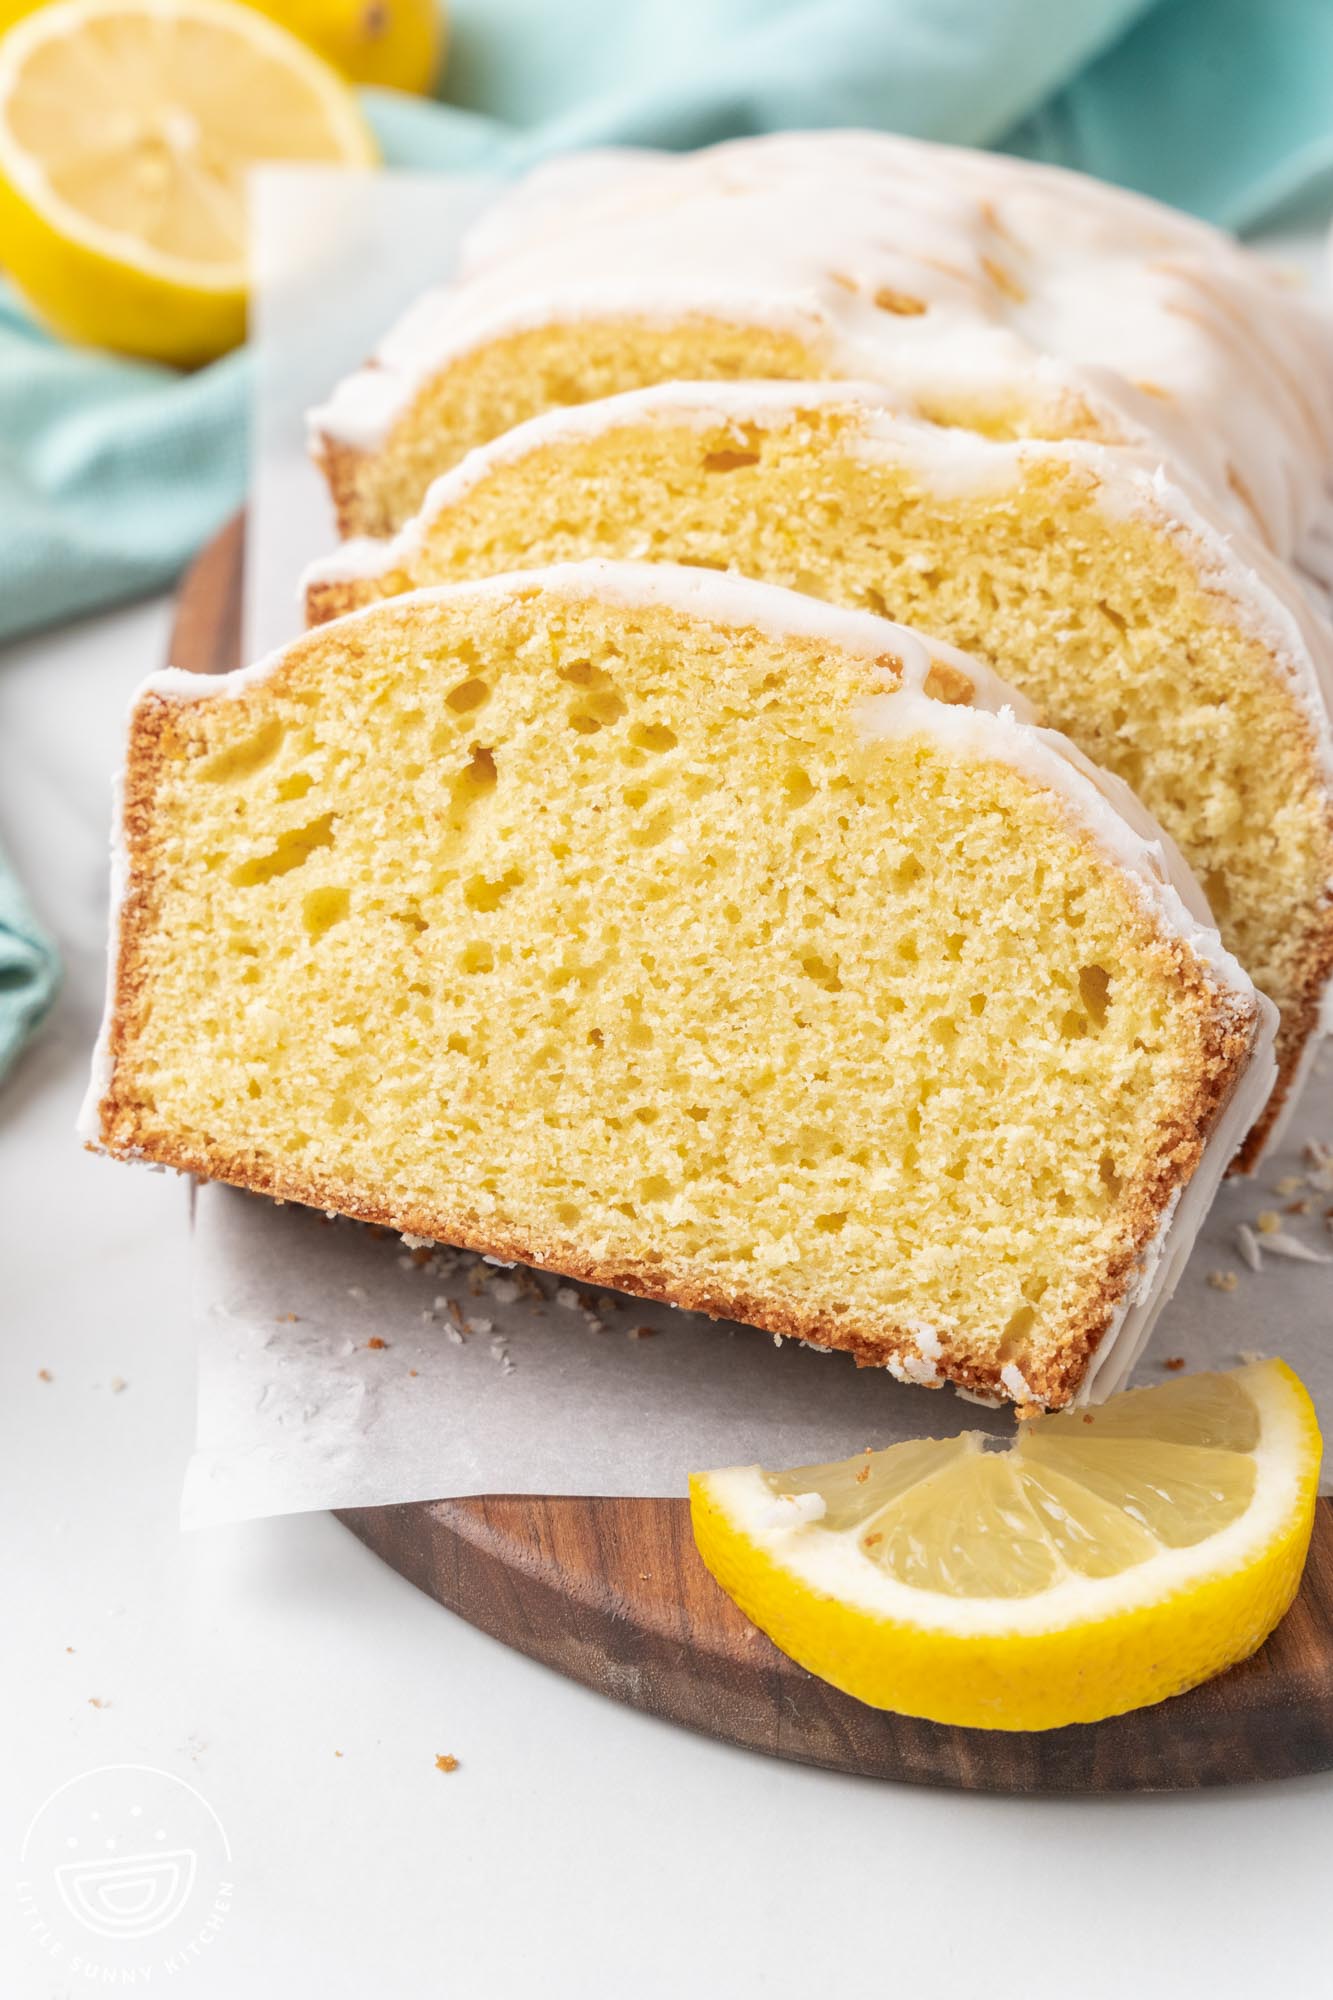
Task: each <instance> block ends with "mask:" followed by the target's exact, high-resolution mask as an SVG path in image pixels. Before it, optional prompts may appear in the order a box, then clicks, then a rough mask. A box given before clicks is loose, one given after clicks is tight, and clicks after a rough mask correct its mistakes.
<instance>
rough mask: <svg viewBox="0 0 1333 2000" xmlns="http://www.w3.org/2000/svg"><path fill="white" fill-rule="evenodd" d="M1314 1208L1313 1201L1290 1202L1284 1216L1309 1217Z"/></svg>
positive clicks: (1284, 1210)
mask: <svg viewBox="0 0 1333 2000" xmlns="http://www.w3.org/2000/svg"><path fill="white" fill-rule="evenodd" d="M1313 1207H1314V1203H1313V1202H1312V1201H1289V1202H1288V1203H1287V1206H1286V1207H1285V1208H1284V1209H1283V1211H1282V1213H1283V1214H1284V1215H1308V1214H1309V1213H1310V1210H1311V1209H1312V1208H1313Z"/></svg>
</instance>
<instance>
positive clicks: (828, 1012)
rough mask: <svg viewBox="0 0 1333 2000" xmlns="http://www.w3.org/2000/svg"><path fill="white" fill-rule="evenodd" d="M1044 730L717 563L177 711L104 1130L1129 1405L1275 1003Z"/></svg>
mask: <svg viewBox="0 0 1333 2000" xmlns="http://www.w3.org/2000/svg"><path fill="white" fill-rule="evenodd" d="M1006 702H1019V703H1021V697H1017V696H1014V695H1012V694H1011V693H1010V691H1009V690H1007V689H1006V688H1004V686H1003V684H1002V683H999V682H997V681H995V680H994V678H993V677H992V676H991V675H990V673H989V671H988V670H987V669H986V668H985V667H983V666H981V665H979V664H977V663H974V662H969V661H968V660H967V659H966V658H965V657H964V656H962V655H960V654H957V653H955V652H953V651H952V650H951V649H947V648H942V647H941V646H940V645H938V644H937V643H936V642H934V641H925V640H922V639H920V638H918V637H917V636H915V635H913V634H912V633H910V632H908V631H906V630H904V629H902V628H900V627H897V626H893V625H890V624H888V623H886V622H885V621H882V620H879V619H876V618H871V617H867V616H865V615H861V614H857V613H852V612H844V611H836V610H832V609H830V608H829V607H828V606H827V605H823V604H819V603H817V602H816V601H815V600H814V599H812V598H807V597H802V596H800V595H798V594H796V593H794V592H789V591H782V590H777V589H774V588H772V587H771V586H767V585H764V584H759V583H753V582H748V581H740V580H736V579H731V578H723V577H717V576H710V575H707V574H704V573H701V572H699V571H696V570H684V569H679V568H676V567H672V566H669V565H662V566H653V565H633V564H624V565H621V564H603V563H589V564H585V565H571V566H569V567H567V568H563V569H561V568H556V569H551V570H546V571H536V572H531V573H528V574H526V575H517V576H514V575H511V576H504V577H499V578H494V579H491V580H489V581H487V582H481V583H475V584H468V585H461V586H453V587H444V588H441V589H438V590H431V591H421V592H418V593H415V594H413V595H410V596H406V597H402V598H398V599H395V600H394V601H393V602H391V603H385V604H379V605H374V606H372V607H370V608H369V609H368V610H366V611H363V612H358V613H354V614H352V615H351V616H349V617H347V618H344V619H341V620H339V621H337V622H336V623H333V624H330V625H326V626H323V627H321V628H319V629H318V630H317V631H315V632H313V633H310V634H308V635H307V636H306V637H305V638H303V639H300V640H298V641H297V642H296V643H295V644H293V645H291V646H289V647H288V648H287V649H286V650H285V651H283V652H281V653H278V654H276V655H274V656H273V657H271V658H270V659H268V660H265V661H263V662H261V663H260V664H259V665H257V666H255V667H252V668H249V669H247V670H245V671H242V672H240V673H237V674H234V675H232V676H230V677H229V678H227V679H225V680H222V681H212V680H208V679H205V678H203V677H195V676H190V675H187V674H181V673H166V674H160V675H157V676H154V677H153V678H152V679H151V680H150V681H149V682H148V683H147V684H146V686H145V687H144V689H143V691H142V692H141V694H140V695H139V697H138V699H137V701H136V704H135V707H134V711H133V717H132V724H131V732H130V744H129V756H128V768H127V775H126V780H125V796H124V808H123V829H124V844H125V852H124V862H123V869H122V873H121V880H120V888H119V914H118V918H117V922H116V941H115V945H114V964H113V971H112V985H111V996H110V1006H109V1010H108V1017H107V1023H106V1027H105V1030H104V1036H103V1041H102V1045H101V1050H100V1053H99V1057H98V1064H97V1069H96V1074H95V1077H94V1082H93V1086H92V1089H91V1093H90V1100H89V1106H88V1111H87V1125H86V1131H87V1134H88V1136H89V1138H90V1140H91V1142H92V1143H93V1144H94V1145H96V1146H99V1147H101V1148H102V1149H104V1150H105V1151H107V1152H110V1153H113V1154H118V1155H121V1156H123V1157H125V1158H132V1159H146V1160H151V1161H158V1162H162V1163H165V1164H168V1165H171V1166H176V1167H180V1168H184V1169H187V1170H189V1171H191V1172H194V1173H198V1174H202V1175H205V1176H210V1177H214V1178H217V1179H222V1180H227V1181H232V1182H235V1183H236V1184H238V1185H240V1186H242V1187H247V1188H252V1189H256V1190H258V1191H260V1192H263V1193H267V1194H270V1195H274V1196H279V1197H282V1198H283V1199H285V1200H293V1201H301V1202H309V1203H312V1204H314V1205H316V1206H318V1207H320V1208H323V1209H331V1210H338V1211H341V1212H342V1213H343V1214H346V1215H350V1216H360V1217H364V1218H366V1219H368V1220H372V1221H376V1222H380V1223H385V1224H389V1225H391V1226H393V1227H395V1228H397V1229H401V1230H406V1231H411V1232H413V1233H415V1234H417V1235H421V1236H427V1237H436V1238H440V1239H443V1240H446V1241H448V1242H451V1243H457V1244H463V1245H467V1246H470V1247H472V1248H474V1249H480V1250H483V1251H485V1252H487V1253H489V1254H491V1255H493V1256H496V1257H502V1258H510V1259H521V1260H524V1261H526V1262H530V1263H534V1264H538V1265H543V1266H546V1267H547V1268H550V1269H552V1270H556V1271H561V1272H565V1273H568V1274H569V1275H571V1276H573V1277H576V1278H582V1279H586V1280H588V1281H591V1282H593V1283H596V1284H599V1285H604V1286H613V1287H617V1288H619V1289H621V1290H624V1291H628V1292H637V1293H640V1294H642V1295H644V1296H646V1297H653V1298H659V1299H668V1300H671V1301H674V1302H676V1303H678V1304H680V1305H682V1306H686V1307H691V1308H695V1309H698V1310H701V1311H704V1312H708V1313H712V1314H715V1315H729V1316H731V1317H733V1318H737V1319H742V1320H748V1321H751V1322H753V1323H754V1324H756V1325H758V1326H761V1327H765V1328H768V1329H771V1330H772V1331H773V1332H775V1333H779V1334H784V1335H795V1336H797V1337H799V1338H800V1339H803V1340H808V1341H812V1342H816V1343H818V1344H821V1345H825V1346H829V1347H841V1348H846V1349H849V1350H850V1351H851V1352H852V1353H853V1354H854V1355H855V1356H856V1357H857V1359H858V1360H859V1361H862V1362H866V1363H873V1364H880V1365H884V1366H887V1367H889V1368H891V1369H892V1370H894V1371H895V1372H896V1373H898V1374H899V1375H901V1376H903V1377H904V1378H906V1379H908V1380H911V1381H920V1382H932V1383H933V1382H938V1381H943V1380H948V1381H952V1382H955V1383H958V1384H961V1385H963V1386H964V1387H966V1388H967V1389H968V1390H970V1391H971V1392H973V1393H977V1394H981V1395H983V1396H984V1395H991V1396H994V1395H999V1396H1008V1397H1010V1398H1013V1399H1016V1400H1018V1401H1020V1402H1023V1403H1027V1402H1040V1403H1044V1404H1062V1403H1064V1402H1067V1401H1068V1400H1069V1399H1070V1398H1072V1397H1073V1396H1075V1395H1076V1394H1080V1393H1081V1394H1084V1395H1086V1394H1089V1393H1091V1391H1092V1389H1093V1387H1094V1386H1095V1387H1096V1390H1097V1392H1098V1393H1101V1392H1102V1391H1103V1390H1105V1389H1108V1388H1110V1387H1112V1386H1114V1385H1115V1383H1117V1382H1118V1381H1119V1380H1120V1379H1121V1378H1122V1376H1123V1374H1124V1372H1125V1370H1126V1368H1127V1367H1128V1365H1129V1363H1130V1361H1131V1360H1132V1358H1133V1356H1134V1353H1135V1352H1136V1351H1137V1348H1138V1346H1139V1344H1140V1343H1141V1341H1142V1339H1143V1338H1144V1337H1145V1335H1146V1332H1147V1329H1148V1327H1149V1325H1150V1324H1151V1319H1152V1316H1153V1312H1154V1310H1155V1309H1156V1307H1157V1305H1158V1304H1159V1303H1160V1302H1161V1300H1162V1298H1163V1297H1164V1296H1165V1294H1166V1292H1167V1291H1168V1290H1169V1287H1170V1283H1171V1281H1172V1279H1173V1278H1174V1275H1175V1273H1176V1271H1177V1270H1178V1268H1179V1264H1180V1261H1181V1259H1182V1258H1183V1256H1184V1254H1185V1253H1186V1251H1187V1250H1188V1247H1189V1243H1190V1240H1191V1238H1192V1236H1193V1234H1194V1231H1195V1229H1196V1228H1197V1224H1198V1220H1199V1217H1200V1215H1201V1213H1202V1210H1203V1207H1204V1206H1205V1204H1206V1203H1207V1201H1208V1199H1209V1197H1210V1196H1211V1193H1212V1191H1213V1189H1214V1188H1215V1186H1216V1183H1217V1180H1218V1177H1219V1175H1220V1173H1221V1172H1222V1169H1223V1166H1224V1164H1225V1162H1226V1160H1227V1159H1228V1157H1229V1156H1230V1153H1231V1152H1232V1150H1233V1149H1234V1146H1235V1143H1236V1140H1237V1138H1238V1137H1239V1135H1240V1133H1241V1132H1242V1131H1244V1130H1245V1129H1247V1128H1248V1125H1249V1124H1250V1122H1251V1121H1252V1119H1253V1117H1254V1114H1255V1112H1256V1110H1257V1108H1258V1106H1259V1104H1261V1103H1262V1102H1263V1100H1264V1098H1265V1096H1266V1095H1267V1092H1268V1089H1269V1086H1270V1083H1271V1080H1272V1064H1271V1057H1270V1043H1271V1033H1272V1028H1271V1015H1272V1009H1271V1006H1270V1005H1269V1003H1268V1002H1267V1001H1266V1000H1264V999H1262V998H1261V997H1260V996H1259V995H1257V994H1256V992H1255V990H1254V988H1253V987H1252V986H1251V984H1250V982H1249V980H1248V979H1247V977H1246V975H1245V974H1244V972H1242V971H1241V969H1240V967H1239V966H1238V965H1237V964H1236V963H1235V961H1234V960H1233V959H1232V958H1230V957H1229V956H1228V954H1227V953H1226V952H1225V951H1224V949H1223V948H1222V946H1221V944H1220V941H1219V939H1218V937H1217V934H1216V932H1215V931H1213V930H1212V929H1211V928H1210V927H1209V924H1208V920H1207V916H1206V912H1205V911H1203V908H1202V904H1201V903H1200V902H1198V898H1197V891H1196V890H1194V889H1193V885H1192V883H1191V882H1190V880H1189V878H1188V876H1187V875H1186V873H1185V871H1184V869H1183V865H1182V864H1181V863H1180V862H1179V859H1178V857H1176V856H1175V855H1174V850H1172V849H1171V848H1170V845H1169V843H1167V842H1165V840H1164V836H1161V835H1159V834H1158V833H1157V832H1156V829H1154V828H1153V826H1152V825H1151V823H1150V822H1148V821H1147V820H1146V817H1144V816H1142V815H1141V809H1140V808H1138V807H1137V806H1136V805H1135V804H1134V802H1133V801H1132V800H1131V799H1130V798H1129V796H1128V794H1126V793H1125V792H1124V789H1123V787H1120V786H1118V785H1117V783H1116V781H1115V780H1114V779H1111V778H1109V777H1104V776H1102V775H1101V774H1098V773H1095V772H1094V770H1093V768H1092V767H1091V766H1090V765H1088V764H1087V763H1086V762H1085V761H1084V760H1082V759H1081V758H1080V757H1079V755H1078V753H1077V752H1076V751H1075V750H1074V749H1073V748H1072V746H1070V745H1068V744H1066V743H1065V741H1064V739H1062V738H1060V737H1058V736H1056V735H1053V734H1048V733H1045V732H1042V731H1039V730H1037V729H1036V728H1035V727H1033V726H1031V725H1030V724H1028V723H1026V722H1024V721H1022V720H1019V719H1016V717H1015V714H1014V713H1013V710H1012V709H1011V708H1010V709H1006V708H1005V706H1004V704H1005V703H1006ZM1191 896H1193V897H1194V898H1195V900H1196V905H1197V907H1196V908H1194V909H1191V908H1190V907H1189V899H1190V897H1191Z"/></svg>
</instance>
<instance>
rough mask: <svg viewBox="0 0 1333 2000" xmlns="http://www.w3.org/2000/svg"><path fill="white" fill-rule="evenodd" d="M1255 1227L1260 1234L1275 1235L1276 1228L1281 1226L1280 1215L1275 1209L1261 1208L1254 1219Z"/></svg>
mask: <svg viewBox="0 0 1333 2000" xmlns="http://www.w3.org/2000/svg"><path fill="white" fill-rule="evenodd" d="M1255 1227H1256V1228H1257V1229H1258V1231H1259V1234H1260V1235H1261V1236H1276V1235H1277V1233H1278V1230H1279V1229H1281V1227H1282V1217H1281V1216H1280V1215H1279V1214H1278V1213H1277V1211H1276V1209H1272V1208H1265V1209H1261V1210H1260V1212H1259V1215H1258V1217H1257V1219H1256V1223H1255Z"/></svg>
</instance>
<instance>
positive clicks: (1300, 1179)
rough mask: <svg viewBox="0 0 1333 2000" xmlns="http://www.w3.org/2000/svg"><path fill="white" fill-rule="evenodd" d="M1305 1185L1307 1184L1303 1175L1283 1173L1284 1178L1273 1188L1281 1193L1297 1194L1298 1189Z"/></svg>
mask: <svg viewBox="0 0 1333 2000" xmlns="http://www.w3.org/2000/svg"><path fill="white" fill-rule="evenodd" d="M1304 1185H1305V1180H1304V1176H1303V1175H1301V1174H1283V1176H1282V1179H1281V1180H1280V1181H1279V1182H1278V1184H1277V1186H1276V1187H1275V1188H1274V1189H1273V1193H1274V1194H1281V1195H1288V1194H1295V1193H1296V1191H1297V1189H1298V1188H1301V1187H1304Z"/></svg>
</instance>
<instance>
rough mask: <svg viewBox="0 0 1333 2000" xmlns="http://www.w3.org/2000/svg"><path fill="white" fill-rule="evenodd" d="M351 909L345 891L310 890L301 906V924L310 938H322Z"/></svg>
mask: <svg viewBox="0 0 1333 2000" xmlns="http://www.w3.org/2000/svg"><path fill="white" fill-rule="evenodd" d="M350 907H351V897H350V896H349V895H348V893H347V891H346V889H312V890H311V891H310V894H309V895H308V896H307V897H306V899H305V901H304V902H303V903H302V905H301V922H302V923H303V924H304V926H305V928H306V931H307V932H308V934H309V935H310V936H311V937H323V935H324V933H325V931H331V930H332V929H333V926H334V925H335V924H340V923H341V922H342V920H343V918H344V917H345V916H346V915H347V912H348V910H349V908H350Z"/></svg>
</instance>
